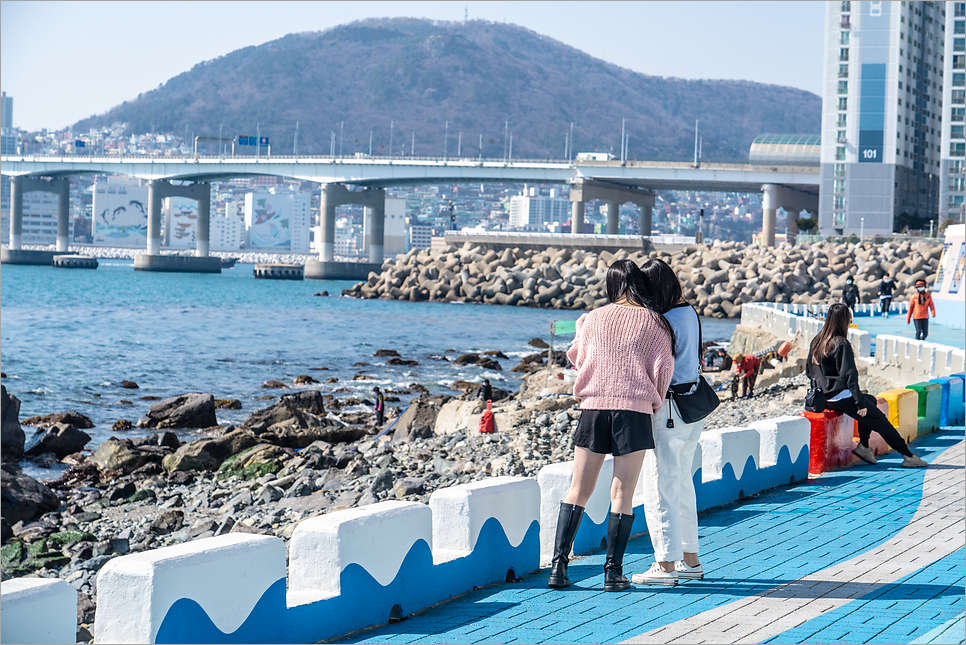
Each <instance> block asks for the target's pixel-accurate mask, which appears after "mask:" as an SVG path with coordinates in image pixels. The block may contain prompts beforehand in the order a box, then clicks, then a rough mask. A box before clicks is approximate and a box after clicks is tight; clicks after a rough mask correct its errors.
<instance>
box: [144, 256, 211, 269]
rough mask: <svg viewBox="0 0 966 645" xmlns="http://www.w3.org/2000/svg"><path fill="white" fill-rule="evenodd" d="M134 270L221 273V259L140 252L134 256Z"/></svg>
mask: <svg viewBox="0 0 966 645" xmlns="http://www.w3.org/2000/svg"><path fill="white" fill-rule="evenodd" d="M134 270H135V271H158V272H162V273H221V260H220V259H219V258H215V257H209V258H199V257H196V256H194V255H147V254H141V255H136V256H134Z"/></svg>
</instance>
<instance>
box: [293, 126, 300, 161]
mask: <svg viewBox="0 0 966 645" xmlns="http://www.w3.org/2000/svg"><path fill="white" fill-rule="evenodd" d="M292 154H293V155H294V156H296V157H297V156H299V122H298V121H296V122H295V144H294V145H293V146H292Z"/></svg>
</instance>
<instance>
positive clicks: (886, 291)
mask: <svg viewBox="0 0 966 645" xmlns="http://www.w3.org/2000/svg"><path fill="white" fill-rule="evenodd" d="M895 290H896V283H895V282H892V281H889V282H886V281H885V280H883V281H882V284H880V285H879V295H880V296H892V292H893V291H895Z"/></svg>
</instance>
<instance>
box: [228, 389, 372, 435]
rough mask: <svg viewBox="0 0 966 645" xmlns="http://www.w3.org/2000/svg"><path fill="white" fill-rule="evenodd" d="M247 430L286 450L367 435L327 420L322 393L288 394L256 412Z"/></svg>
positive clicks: (360, 429)
mask: <svg viewBox="0 0 966 645" xmlns="http://www.w3.org/2000/svg"><path fill="white" fill-rule="evenodd" d="M243 427H244V428H246V429H248V430H251V431H252V432H253V433H254V434H255V435H256V436H258V438H259V439H260V440H261V441H263V442H268V443H273V444H277V445H279V446H284V447H286V448H305V447H306V446H308V445H310V444H311V443H313V442H315V441H319V440H321V441H327V442H329V443H341V442H346V441H355V440H356V439H359V438H360V437H362V436H363V435H365V434H366V431H365V430H364V429H362V428H347V427H344V426H340V425H339V424H338V423H337V422H336V421H333V420H331V419H328V418H326V417H325V403H324V401H323V399H322V393H321V392H319V391H318V390H306V391H303V392H296V393H293V394H286V395H284V396H283V397H282V398H281V399H280V400H279V402H278V403H276V404H274V405H271V406H269V407H267V408H264V409H261V410H256V411H255V412H253V413H252V414H251V415H250V416H249V417H248V419H246V420H245V423H244V425H243Z"/></svg>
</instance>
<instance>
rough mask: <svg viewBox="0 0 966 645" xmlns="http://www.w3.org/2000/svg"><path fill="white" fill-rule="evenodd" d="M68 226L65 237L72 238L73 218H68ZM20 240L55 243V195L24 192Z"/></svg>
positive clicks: (35, 242)
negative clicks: (21, 236) (21, 235)
mask: <svg viewBox="0 0 966 645" xmlns="http://www.w3.org/2000/svg"><path fill="white" fill-rule="evenodd" d="M8 218H9V216H8ZM8 226H9V223H8ZM68 227H69V228H68V231H67V239H68V240H73V239H74V220H73V219H68ZM5 241H6V240H5ZM22 241H23V243H24V244H56V243H57V195H55V194H54V193H43V192H39V191H31V192H29V193H24V195H23V239H22Z"/></svg>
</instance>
